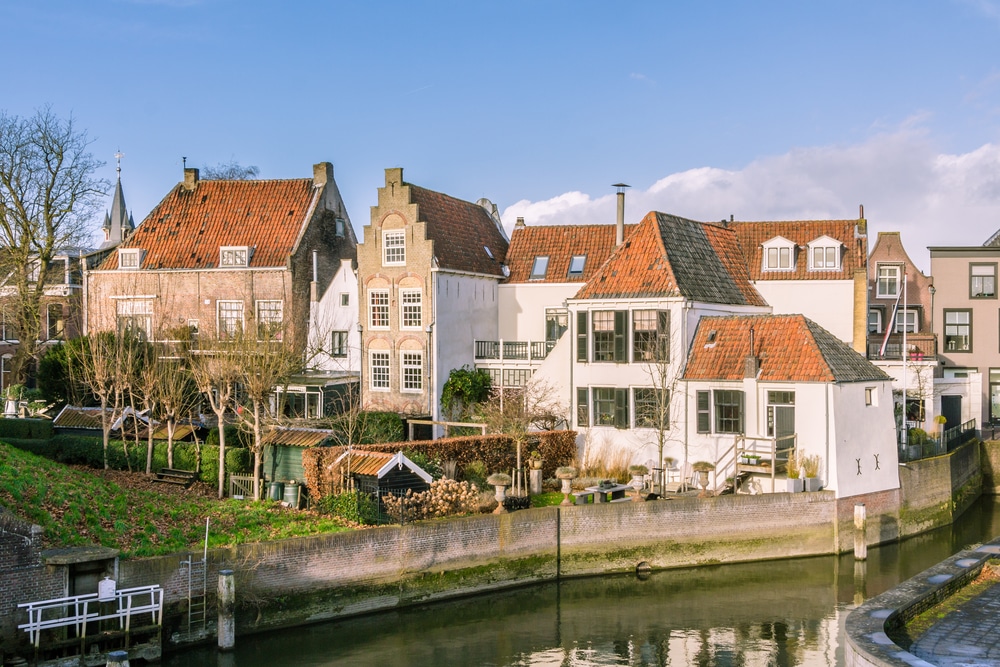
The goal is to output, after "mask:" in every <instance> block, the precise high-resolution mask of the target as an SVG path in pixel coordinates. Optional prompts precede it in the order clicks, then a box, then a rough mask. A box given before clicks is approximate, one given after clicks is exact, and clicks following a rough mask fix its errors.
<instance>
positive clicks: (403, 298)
mask: <svg viewBox="0 0 1000 667" xmlns="http://www.w3.org/2000/svg"><path fill="white" fill-rule="evenodd" d="M399 309H400V311H401V312H400V317H399V319H400V322H402V327H403V328H404V329H419V328H420V326H421V325H422V324H423V292H421V291H420V290H419V289H401V290H399Z"/></svg>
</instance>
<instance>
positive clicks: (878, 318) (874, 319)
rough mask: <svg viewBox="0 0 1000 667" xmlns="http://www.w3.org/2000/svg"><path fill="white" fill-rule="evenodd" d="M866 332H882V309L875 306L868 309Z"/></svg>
mask: <svg viewBox="0 0 1000 667" xmlns="http://www.w3.org/2000/svg"><path fill="white" fill-rule="evenodd" d="M868 333H872V334H880V333H882V311H881V310H879V309H877V308H872V309H871V310H869V311H868Z"/></svg>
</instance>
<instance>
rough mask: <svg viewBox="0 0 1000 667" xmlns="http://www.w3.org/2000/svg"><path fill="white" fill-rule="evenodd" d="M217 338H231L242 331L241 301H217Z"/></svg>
mask: <svg viewBox="0 0 1000 667" xmlns="http://www.w3.org/2000/svg"><path fill="white" fill-rule="evenodd" d="M216 307H217V308H218V321H219V326H218V331H219V338H232V337H233V336H238V335H239V334H240V332H242V331H243V302H242V301H217V302H216Z"/></svg>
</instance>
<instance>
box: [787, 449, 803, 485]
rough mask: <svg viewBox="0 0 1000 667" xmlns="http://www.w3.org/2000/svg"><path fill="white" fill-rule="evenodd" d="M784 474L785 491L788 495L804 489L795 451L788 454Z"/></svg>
mask: <svg viewBox="0 0 1000 667" xmlns="http://www.w3.org/2000/svg"><path fill="white" fill-rule="evenodd" d="M786 465H787V468H786V469H785V474H786V475H787V479H786V480H785V485H786V490H787V491H788V492H789V493H798V492H800V491H802V490H803V489H804V488H805V484H804V483H803V481H802V477H801V472H802V471H801V468H800V467H799V459H798V457H797V456H796V455H795V450H791V451H789V452H788V463H787V464H786Z"/></svg>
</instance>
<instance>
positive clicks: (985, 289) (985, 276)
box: [969, 264, 997, 299]
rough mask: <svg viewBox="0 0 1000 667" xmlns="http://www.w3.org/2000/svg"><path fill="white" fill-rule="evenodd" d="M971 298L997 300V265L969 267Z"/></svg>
mask: <svg viewBox="0 0 1000 667" xmlns="http://www.w3.org/2000/svg"><path fill="white" fill-rule="evenodd" d="M969 298H970V299H995V298H997V265H996V264H970V265H969Z"/></svg>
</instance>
